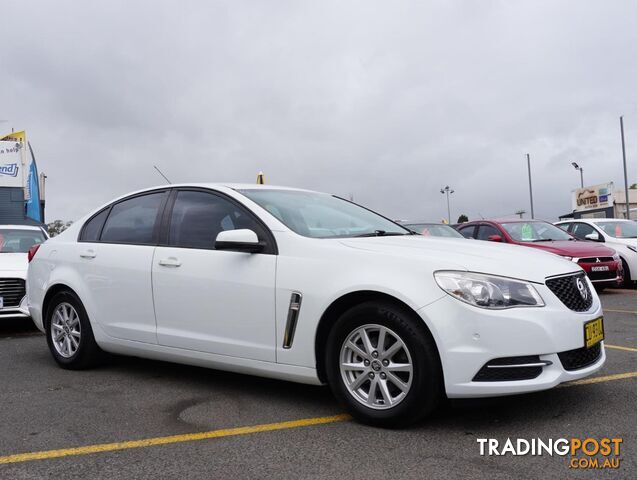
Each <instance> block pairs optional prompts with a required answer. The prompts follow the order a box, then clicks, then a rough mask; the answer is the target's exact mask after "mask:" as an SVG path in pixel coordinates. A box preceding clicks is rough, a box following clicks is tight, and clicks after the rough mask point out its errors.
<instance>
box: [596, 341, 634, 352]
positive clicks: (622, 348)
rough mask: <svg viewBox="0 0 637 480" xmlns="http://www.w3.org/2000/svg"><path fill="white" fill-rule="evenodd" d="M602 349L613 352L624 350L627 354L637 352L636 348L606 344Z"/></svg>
mask: <svg viewBox="0 0 637 480" xmlns="http://www.w3.org/2000/svg"><path fill="white" fill-rule="evenodd" d="M604 347H606V348H612V349H615V350H625V351H627V352H637V348H632V347H622V346H620V345H608V344H607V343H605V344H604Z"/></svg>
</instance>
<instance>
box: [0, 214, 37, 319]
mask: <svg viewBox="0 0 637 480" xmlns="http://www.w3.org/2000/svg"><path fill="white" fill-rule="evenodd" d="M47 238H48V236H47V234H46V232H45V231H44V229H43V228H41V227H37V226H26V225H0V322H1V321H2V319H6V318H29V316H30V314H29V308H28V306H27V299H26V291H25V281H26V278H27V267H28V265H29V262H28V252H29V249H31V247H33V246H34V245H39V244H41V243H42V242H44V241H45V240H46V239H47Z"/></svg>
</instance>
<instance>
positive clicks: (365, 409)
mask: <svg viewBox="0 0 637 480" xmlns="http://www.w3.org/2000/svg"><path fill="white" fill-rule="evenodd" d="M326 350H327V351H326V355H327V359H326V360H327V362H326V364H327V376H328V381H329V384H330V387H331V389H332V391H333V392H334V394H335V396H336V397H337V398H338V399H339V400H340V401H341V402H342V403H343V404H344V405H345V406H346V408H347V409H348V410H349V411H350V413H351V414H352V415H353V416H354V417H355V418H356V419H358V420H360V421H361V422H364V423H368V424H372V425H376V426H381V427H400V426H404V425H407V424H410V423H413V422H416V421H417V420H419V419H421V418H422V417H424V416H425V415H427V414H429V413H431V412H432V411H433V410H434V409H435V408H436V406H437V405H438V402H439V400H440V398H441V396H442V385H443V381H442V372H441V367H440V359H439V357H438V351H437V349H436V345H435V343H434V341H433V338H432V337H431V334H430V333H429V331H428V330H427V329H426V327H425V325H424V324H423V323H422V320H420V319H419V318H418V317H416V316H415V314H414V313H413V312H410V311H408V310H406V309H403V308H400V307H397V306H395V305H393V304H389V303H380V302H368V303H364V304H361V305H358V306H356V307H353V308H352V309H350V310H349V311H347V312H346V313H345V314H343V316H342V317H341V318H339V320H338V321H337V322H336V324H335V325H334V327H333V328H332V331H331V332H330V335H329V337H328V345H327V349H326Z"/></svg>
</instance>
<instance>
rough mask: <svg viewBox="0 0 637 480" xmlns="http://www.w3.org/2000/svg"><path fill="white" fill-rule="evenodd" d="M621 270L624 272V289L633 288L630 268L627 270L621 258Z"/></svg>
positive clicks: (624, 261)
mask: <svg viewBox="0 0 637 480" xmlns="http://www.w3.org/2000/svg"><path fill="white" fill-rule="evenodd" d="M622 268H623V270H624V284H623V286H624V288H633V280H632V279H631V278H630V268H628V264H627V263H626V260H624V259H623V258H622Z"/></svg>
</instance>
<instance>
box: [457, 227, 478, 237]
mask: <svg viewBox="0 0 637 480" xmlns="http://www.w3.org/2000/svg"><path fill="white" fill-rule="evenodd" d="M475 230H476V226H475V225H467V226H466V227H463V228H461V229H460V230H459V232H460V233H461V234H462V236H463V237H465V238H473V234H474V232H475Z"/></svg>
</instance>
